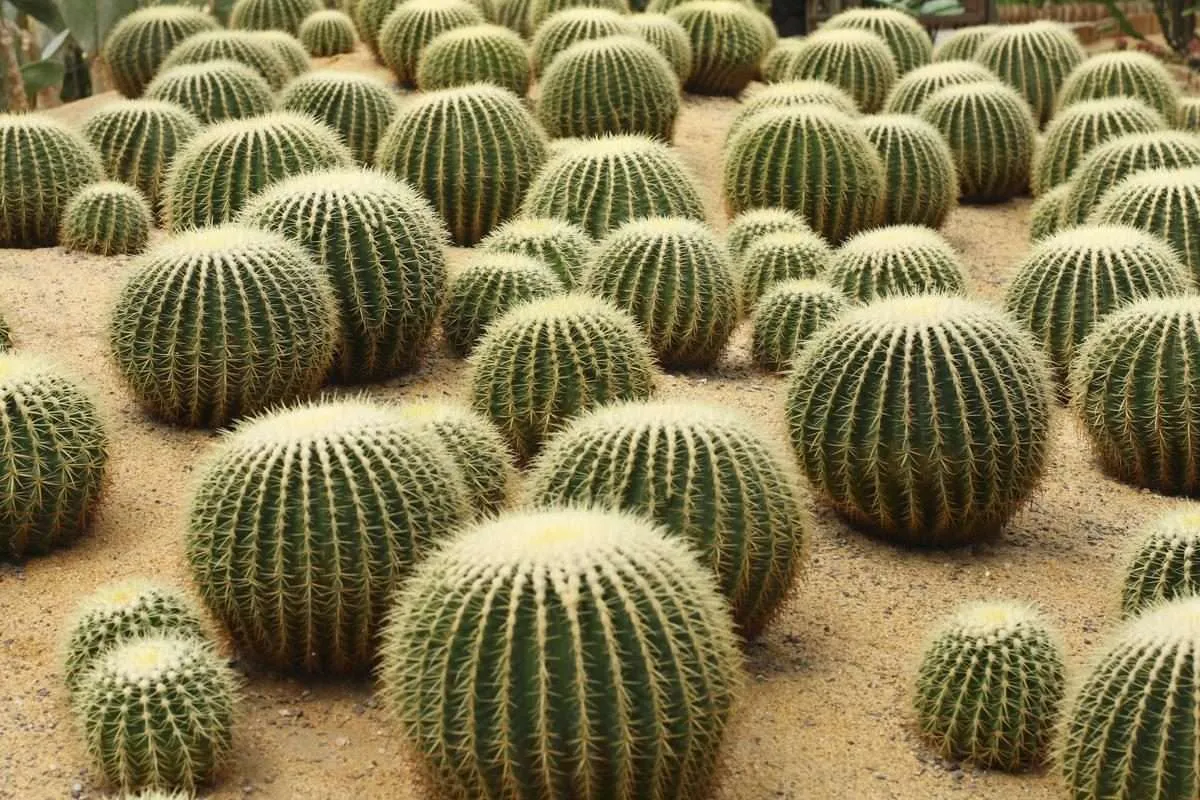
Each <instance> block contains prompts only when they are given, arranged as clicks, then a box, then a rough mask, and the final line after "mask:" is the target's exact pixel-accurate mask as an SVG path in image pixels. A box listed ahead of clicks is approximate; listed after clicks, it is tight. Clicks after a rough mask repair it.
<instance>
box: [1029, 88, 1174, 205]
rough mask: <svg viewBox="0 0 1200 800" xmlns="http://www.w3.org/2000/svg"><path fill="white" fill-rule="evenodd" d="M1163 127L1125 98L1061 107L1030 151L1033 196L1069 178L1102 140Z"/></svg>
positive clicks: (1151, 114) (1158, 119)
mask: <svg viewBox="0 0 1200 800" xmlns="http://www.w3.org/2000/svg"><path fill="white" fill-rule="evenodd" d="M1166 127H1167V124H1166V122H1164V121H1163V119H1162V117H1160V116H1159V115H1158V114H1156V113H1155V112H1153V111H1151V110H1150V109H1149V108H1148V107H1147V106H1146V105H1145V104H1144V103H1142V102H1141V101H1140V100H1135V99H1133V98H1129V97H1111V98H1107V99H1104V100H1083V101H1080V102H1078V103H1076V104H1074V105H1071V106H1068V107H1067V108H1064V109H1063V110H1062V111H1060V112H1059V113H1058V114H1056V115H1055V116H1054V119H1052V120H1050V124H1049V125H1048V126H1047V127H1046V135H1045V137H1044V138H1043V139H1042V142H1041V145H1040V146H1039V147H1038V148H1037V152H1036V153H1035V154H1034V157H1033V176H1032V181H1031V188H1032V189H1033V194H1034V196H1038V195H1041V194H1042V193H1043V192H1047V191H1049V190H1050V189H1053V188H1054V187H1055V186H1058V185H1059V184H1061V183H1066V182H1067V181H1069V180H1071V178H1072V176H1073V175H1074V174H1075V170H1076V168H1077V167H1078V166H1079V164H1080V162H1081V161H1083V159H1084V158H1085V157H1086V156H1087V155H1088V154H1089V153H1091V151H1093V150H1095V149H1096V148H1097V147H1099V146H1100V145H1102V144H1104V143H1105V142H1108V141H1111V140H1113V139H1117V138H1119V137H1121V136H1124V135H1126V134H1130V133H1150V132H1152V131H1158V130H1163V129H1164V128H1166Z"/></svg>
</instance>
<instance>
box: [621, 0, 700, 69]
mask: <svg viewBox="0 0 1200 800" xmlns="http://www.w3.org/2000/svg"><path fill="white" fill-rule="evenodd" d="M629 19H630V22H631V23H632V24H633V32H634V33H635V34H637V35H638V36H641V37H642V38H643V39H645V40H646V41H647V42H648V43H649V44H650V46H651V47H653V48H654V49H655V50H657V51H658V52H660V53H662V56H663V58H665V59H666V60H667V63H668V64H670V65H671V69H673V70H675V74H676V75H677V76H678V77H679V82H680V83H686V82H687V79H688V78H690V77H691V75H692V64H693V62H694V61H695V57H694V56H693V55H692V38H691V37H690V36H688V32H687V31H686V30H684V28H683V26H682V25H680V24H679V23H678V22H676V21H675V20H673V19H671V18H670V17H668V16H667V15H666V14H634V15H633V16H631V17H630V18H629Z"/></svg>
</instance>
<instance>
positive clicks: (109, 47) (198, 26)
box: [101, 5, 219, 97]
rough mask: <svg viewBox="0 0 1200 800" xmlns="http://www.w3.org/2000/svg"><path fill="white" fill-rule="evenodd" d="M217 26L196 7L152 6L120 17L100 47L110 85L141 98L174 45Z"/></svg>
mask: <svg viewBox="0 0 1200 800" xmlns="http://www.w3.org/2000/svg"><path fill="white" fill-rule="evenodd" d="M218 27H219V26H218V25H217V22H216V20H214V19H213V18H212V17H211V16H209V15H208V14H205V13H204V12H203V11H201V10H200V9H198V8H192V7H189V6H177V5H156V6H151V7H149V8H141V9H138V10H136V11H133V12H132V13H130V14H129V15H128V16H126V17H123V18H122V19H121V21H120V22H118V23H117V24H116V25H114V26H113V29H112V31H110V32H109V34H108V36H107V37H106V38H105V39H104V45H103V48H102V50H101V52H102V54H103V56H104V63H105V64H107V65H108V70H109V73H110V74H111V75H112V80H113V84H114V85H115V86H116V88H117V91H118V92H120V93H121V94H123V95H125V96H126V97H141V95H142V92H144V91H145V89H146V86H148V85H149V83H150V81H151V79H153V78H154V76H155V75H156V74H157V73H158V71H159V67H160V66H161V65H162V63H163V61H165V60H166V58H167V56H168V55H169V54H170V52H171V50H172V49H174V47H175V45H177V44H179V43H180V42H182V41H183V40H185V39H187V38H188V37H189V36H192V35H194V34H197V33H203V32H205V31H215V30H217V28H218Z"/></svg>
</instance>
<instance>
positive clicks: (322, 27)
mask: <svg viewBox="0 0 1200 800" xmlns="http://www.w3.org/2000/svg"><path fill="white" fill-rule="evenodd" d="M296 36H297V37H298V38H299V39H300V44H301V45H303V46H304V49H305V50H307V51H308V54H309V55H310V56H312V57H313V58H328V57H330V56H339V55H342V54H344V53H353V52H354V48H355V46H356V45H357V44H358V33H357V32H356V31H355V30H354V21H353V20H351V19H350V17H349V16H348V15H347V14H346V13H345V12H342V11H338V10H336V9H328V10H324V11H317V12H315V13H313V14H309V15H308V16H307V17H305V18H304V21H303V22H301V23H300V30H299V32H298V33H297V34H296Z"/></svg>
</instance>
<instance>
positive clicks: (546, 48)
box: [530, 7, 691, 75]
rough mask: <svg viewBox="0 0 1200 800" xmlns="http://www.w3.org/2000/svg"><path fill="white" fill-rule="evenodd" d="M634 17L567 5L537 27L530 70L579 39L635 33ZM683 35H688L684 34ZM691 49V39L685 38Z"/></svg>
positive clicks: (545, 64)
mask: <svg viewBox="0 0 1200 800" xmlns="http://www.w3.org/2000/svg"><path fill="white" fill-rule="evenodd" d="M632 19H633V17H629V16H625V15H622V14H618V13H617V12H616V11H611V10H609V9H605V8H590V7H581V8H569V9H567V10H565V11H559V12H558V13H557V14H555V15H554V16H552V17H550V18H549V19H547V20H546V21H545V22H543V23H542V24H541V25H540V26H538V29H537V33H535V34H534V36H533V42H532V43H531V45H530V50H531V52H530V55H531V57H532V60H533V70H534V72H535V73H536V74H538V75H540V74H542V73H543V72H545V71H546V68H547V67H549V66H550V62H551V61H553V60H554V57H555V56H557V55H558V54H559V53H561V52H562V51H564V50H566V49H567V48H568V47H570V46H571V45H574V44H578V43H579V42H585V41H591V40H593V39H603V38H604V37H606V36H623V35H629V34H632V33H634V29H633V24H632V22H631V20H632ZM668 21H669V20H668ZM684 38H685V39H686V38H687V35H686V33H685V34H684ZM688 48H689V52H690V48H691V41H690V40H688Z"/></svg>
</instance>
